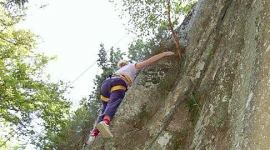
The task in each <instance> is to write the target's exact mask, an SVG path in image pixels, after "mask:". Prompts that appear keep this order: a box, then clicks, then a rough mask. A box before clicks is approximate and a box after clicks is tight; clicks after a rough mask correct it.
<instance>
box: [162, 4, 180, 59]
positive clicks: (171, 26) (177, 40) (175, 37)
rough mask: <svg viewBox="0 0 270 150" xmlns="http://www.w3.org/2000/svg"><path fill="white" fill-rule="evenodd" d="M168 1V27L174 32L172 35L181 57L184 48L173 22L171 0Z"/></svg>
mask: <svg viewBox="0 0 270 150" xmlns="http://www.w3.org/2000/svg"><path fill="white" fill-rule="evenodd" d="M166 2H167V19H168V22H169V25H168V27H169V30H170V31H171V32H172V37H173V41H174V44H175V46H176V51H177V54H178V56H179V58H181V55H182V50H181V48H180V44H179V37H178V35H177V34H176V32H175V31H174V29H173V24H172V21H171V1H170V0H167V1H166Z"/></svg>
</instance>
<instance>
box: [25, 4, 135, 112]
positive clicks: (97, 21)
mask: <svg viewBox="0 0 270 150" xmlns="http://www.w3.org/2000/svg"><path fill="white" fill-rule="evenodd" d="M42 4H46V5H47V4H48V5H47V6H46V7H44V8H39V7H40V6H41V5H42ZM118 15H119V14H118V12H116V11H115V10H114V8H113V4H112V3H110V2H109V1H108V0H97V1H94V2H93V1H91V0H35V1H34V0H32V1H31V0H30V8H29V10H28V11H27V17H26V19H25V21H24V22H23V23H22V26H23V27H24V28H28V29H30V30H31V31H32V32H34V33H35V34H37V35H39V36H40V37H41V40H40V43H39V49H40V50H41V51H42V52H44V53H45V54H49V55H56V56H57V59H56V60H55V61H52V62H50V63H49V66H48V72H49V73H50V74H51V77H52V79H53V81H58V80H63V81H70V82H72V81H73V80H75V79H76V78H77V77H78V76H79V75H80V74H81V73H82V72H84V71H85V70H86V69H87V68H88V67H89V66H91V65H93V63H95V62H96V60H97V53H98V50H99V44H100V43H104V44H105V48H106V49H109V48H110V47H111V46H114V47H120V48H121V49H122V50H126V49H127V45H128V43H129V42H130V41H131V35H128V32H127V31H126V30H125V27H124V26H123V23H124V21H122V20H120V18H119V17H118ZM96 74H97V65H94V67H91V69H89V70H88V71H87V72H85V73H84V75H83V76H81V77H80V78H79V79H78V80H76V82H74V83H73V84H72V86H73V87H74V88H73V89H72V90H71V91H70V94H69V95H68V97H69V98H70V99H71V100H72V102H73V103H74V106H75V107H76V106H77V105H78V103H79V100H80V99H81V98H82V97H88V95H89V94H90V91H91V90H92V87H93V84H92V81H93V79H94V76H95V75H96Z"/></svg>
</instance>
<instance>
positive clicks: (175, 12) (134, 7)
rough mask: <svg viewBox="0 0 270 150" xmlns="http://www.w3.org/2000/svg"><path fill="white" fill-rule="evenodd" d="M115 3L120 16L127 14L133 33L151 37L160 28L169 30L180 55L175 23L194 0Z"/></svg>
mask: <svg viewBox="0 0 270 150" xmlns="http://www.w3.org/2000/svg"><path fill="white" fill-rule="evenodd" d="M115 3H116V5H121V7H122V15H121V16H122V17H124V16H126V15H128V16H127V18H130V19H129V25H130V26H133V28H132V31H135V33H137V34H139V35H142V36H147V37H149V35H150V37H153V36H155V35H156V34H158V32H160V30H167V31H170V32H171V33H172V37H173V39H174V43H175V45H176V49H177V51H178V54H179V56H180V55H181V53H182V52H181V49H180V46H179V39H178V35H177V33H176V32H175V25H177V24H178V23H179V22H178V20H179V17H180V14H183V15H185V14H187V13H188V12H189V11H190V9H191V7H192V5H193V4H194V3H195V0H188V1H186V0H172V1H171V0H137V1H134V0H123V1H121V2H119V1H116V2H115Z"/></svg>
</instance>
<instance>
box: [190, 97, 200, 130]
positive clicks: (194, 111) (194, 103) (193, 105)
mask: <svg viewBox="0 0 270 150" xmlns="http://www.w3.org/2000/svg"><path fill="white" fill-rule="evenodd" d="M187 106H188V108H189V111H190V112H191V121H192V123H193V125H195V124H196V122H197V120H198V117H199V115H200V111H201V106H200V103H199V101H198V98H197V97H196V95H195V94H194V93H193V94H192V95H191V96H190V97H189V99H188V101H187Z"/></svg>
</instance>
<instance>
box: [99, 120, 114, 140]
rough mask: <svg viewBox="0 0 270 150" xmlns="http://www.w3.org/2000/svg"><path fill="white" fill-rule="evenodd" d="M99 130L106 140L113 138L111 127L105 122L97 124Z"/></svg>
mask: <svg viewBox="0 0 270 150" xmlns="http://www.w3.org/2000/svg"><path fill="white" fill-rule="evenodd" d="M96 127H97V129H98V130H99V131H100V133H101V135H102V137H104V138H112V137H113V134H112V132H111V131H110V128H109V125H108V124H106V123H105V122H104V121H101V122H100V123H98V124H97V126H96Z"/></svg>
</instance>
